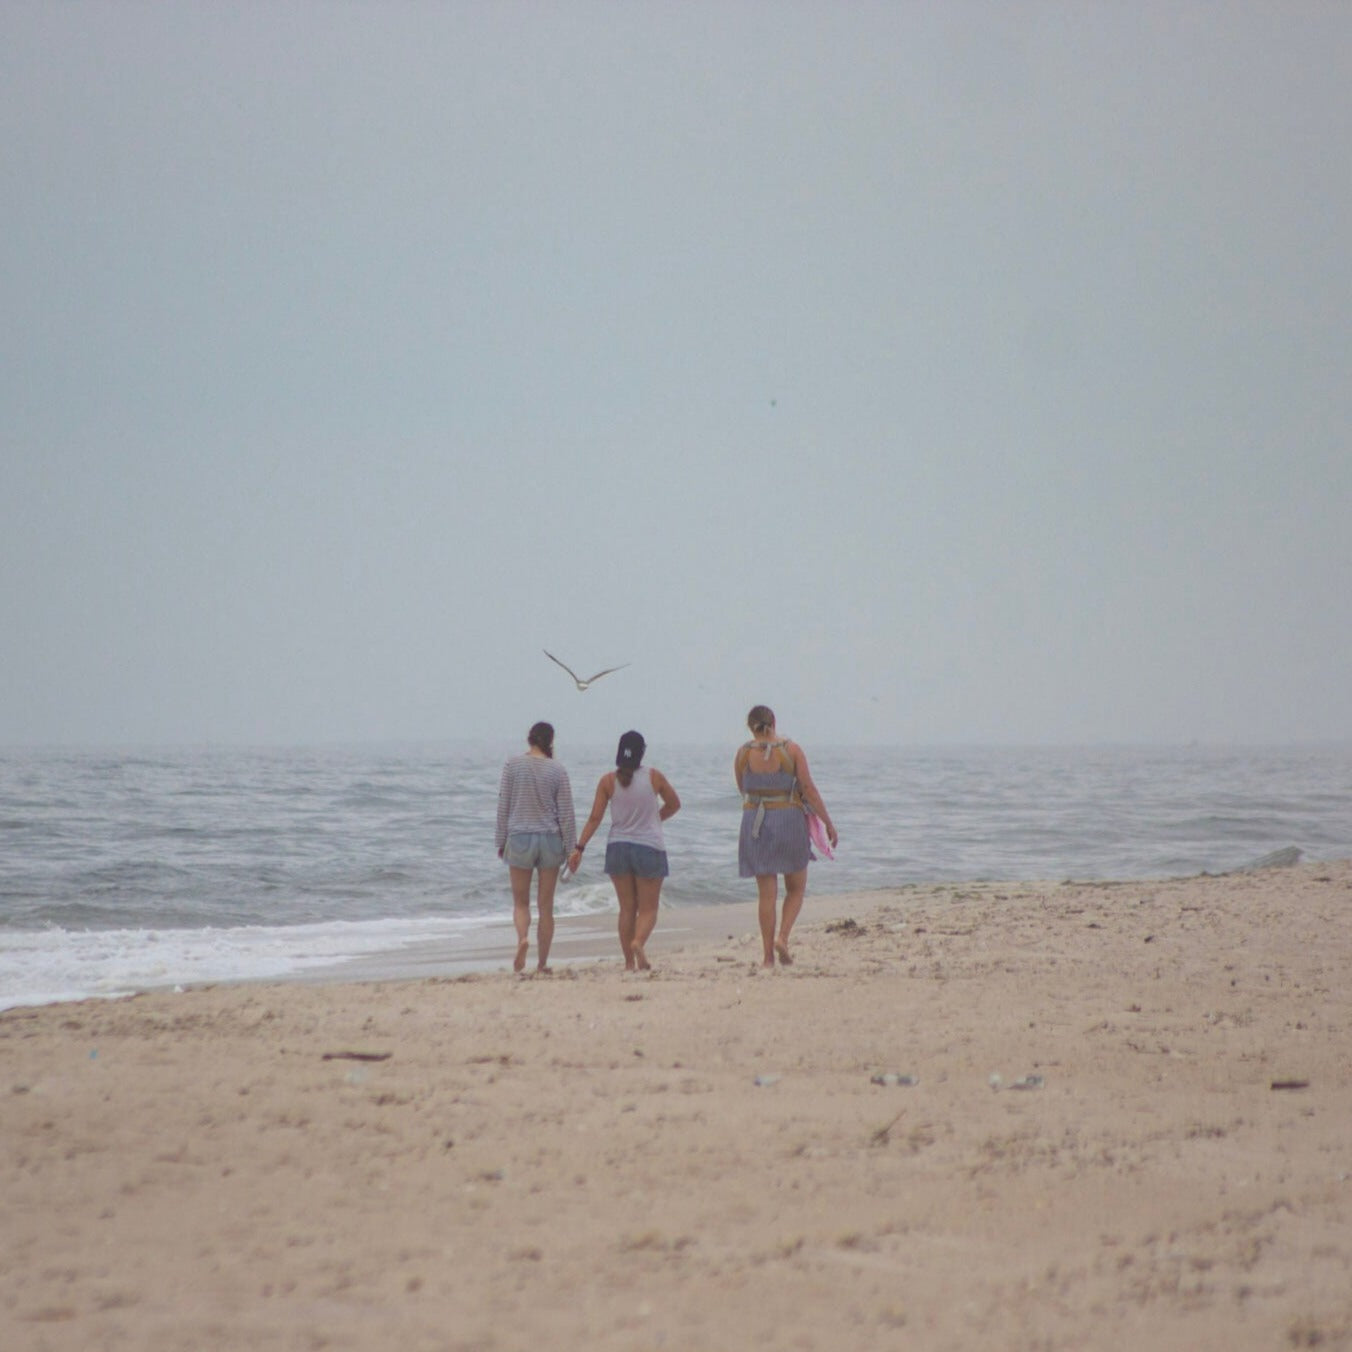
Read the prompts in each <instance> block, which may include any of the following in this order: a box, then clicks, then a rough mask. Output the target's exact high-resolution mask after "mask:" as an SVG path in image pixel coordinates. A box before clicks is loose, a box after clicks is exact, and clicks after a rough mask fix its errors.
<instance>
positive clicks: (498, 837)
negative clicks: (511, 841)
mask: <svg viewBox="0 0 1352 1352" xmlns="http://www.w3.org/2000/svg"><path fill="white" fill-rule="evenodd" d="M510 769H511V762H510V761H509V762H508V763H507V764H506V765H504V766H503V767H502V776H501V778H500V779H499V780H498V822H497V829H496V831H495V832H494V843H495V844H496V845H497V849H498V858H499V859H501V858H502V852H503V850H504V849H506V847H507V821H508V818H509V816H510V813H511V792H510V790H509V788H508V772H509V770H510Z"/></svg>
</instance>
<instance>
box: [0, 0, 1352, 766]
mask: <svg viewBox="0 0 1352 1352" xmlns="http://www.w3.org/2000/svg"><path fill="white" fill-rule="evenodd" d="M0 19H3V26H4V32H5V43H4V44H3V48H0V127H2V128H3V132H4V137H3V145H2V146H0V226H2V227H3V228H2V229H0V306H3V310H4V313H5V316H6V320H7V322H6V324H5V326H4V337H3V339H0V342H2V343H3V348H2V349H0V571H2V572H3V577H4V580H5V585H4V587H3V588H0V746H3V747H10V748H15V747H42V746H69V747H100V746H109V747H119V746H120V747H127V746H132V747H149V746H160V747H166V746H176V747H183V746H273V745H275V746H312V745H380V744H391V743H428V742H431V743H441V742H447V741H455V740H462V739H470V740H490V741H492V742H495V743H497V742H504V741H505V742H512V743H514V742H515V741H517V740H519V739H520V738H522V737H523V736H524V732H525V729H526V728H527V727H528V726H529V724H530V723H531V722H533V721H534V720H535V719H537V718H548V719H550V720H551V721H553V722H554V723H555V724H556V727H557V728H558V729H559V736H560V740H561V742H562V743H571V744H575V745H588V746H591V745H598V746H604V745H606V744H607V743H611V744H613V740H614V737H615V736H616V735H617V734H618V732H620V731H622V730H623V729H625V728H627V727H639V728H641V729H643V731H644V732H645V734H646V735H647V736H648V738H649V741H650V742H651V743H652V744H654V745H657V744H661V743H667V744H674V743H680V744H686V745H715V744H727V745H732V744H734V743H735V742H736V740H737V739H738V738H739V737H741V736H742V735H743V718H744V715H745V712H746V710H747V709H748V708H749V707H750V705H752V704H753V703H757V702H765V703H768V704H770V705H772V706H773V707H774V708H775V709H776V711H777V712H778V714H779V717H780V723H781V727H782V728H783V729H784V730H785V731H786V732H788V733H790V734H791V735H793V736H795V737H798V738H799V739H801V740H802V741H803V742H804V744H805V745H806V746H807V747H808V748H809V750H810V749H811V748H812V747H813V746H850V745H865V746H867V745H874V746H913V747H924V746H936V747H939V746H1010V747H1020V746H1025V747H1027V746H1047V747H1065V746H1116V745H1122V746H1143V747H1150V746H1178V747H1188V746H1192V745H1197V746H1202V747H1205V746H1245V745H1252V746H1288V745H1302V746H1320V745H1326V744H1341V743H1344V742H1348V741H1352V693H1350V692H1352V539H1350V538H1349V536H1350V533H1349V529H1348V521H1349V517H1350V516H1352V447H1349V444H1348V428H1349V427H1352V158H1350V157H1349V156H1348V155H1347V153H1346V147H1347V146H1348V145H1349V144H1352V92H1349V91H1352V8H1349V7H1347V6H1335V5H1328V4H1320V3H1293V4H1290V5H1283V6H1279V7H1273V6H1269V5H1261V4H1251V3H1242V2H1241V3H1235V4H1232V5H1227V6H1224V7H1220V8H1218V7H1215V6H1209V5H1202V4H1191V3H1183V4H1175V3H1163V2H1162V0H1154V2H1149V0H1148V2H1147V3H1142V4H1139V5H1133V6H1106V5H1105V6H1083V7H1076V6H1066V5H1062V4H1054V3H1038V2H1037V0H1034V2H1033V3H1030V4H1028V5H1023V6H1018V7H1015V8H997V7H994V6H990V5H987V4H975V3H962V2H958V3H954V4H951V5H944V6H929V5H920V4H900V3H899V4H870V3H863V4H859V5H851V6H839V5H834V4H829V5H828V4H821V3H794V2H793V0H789V2H788V3H776V4H771V3H731V4H726V3H718V4H714V3H704V2H703V0H692V2H691V3H688V4H679V5H678V4H651V3H648V4H645V3H636V4H617V3H606V4H602V3H585V2H584V3H570V4H567V5H560V6H544V5H538V4H527V3H513V2H512V0H503V3H495V4H486V3H446V4H424V3H391V4H388V5H380V6H370V5H332V4H321V3H318V2H317V0H279V2H278V3H276V4H269V5H267V6H256V7H252V6H251V7H247V8H235V7H227V8H217V7H212V6H160V5H151V4H146V3H100V2H98V0H93V2H92V3H86V4H81V5H78V6H67V5H62V6H57V5H50V4H45V3H29V2H28V0H22V2H16V0H0ZM544 648H548V649H549V651H551V652H553V653H556V654H558V655H559V656H560V657H561V658H563V660H564V661H566V662H567V663H568V664H569V665H570V666H572V667H573V668H574V669H575V670H577V671H579V672H580V673H582V674H583V675H587V674H590V673H591V672H593V671H596V670H598V669H600V668H602V667H607V666H613V665H616V664H618V663H630V664H632V665H630V666H628V667H626V668H625V669H624V670H622V671H618V672H615V673H614V674H613V675H610V676H607V677H605V678H604V679H603V680H601V681H600V682H598V683H597V684H596V685H595V686H594V687H593V688H592V689H590V690H588V691H586V692H585V693H579V692H577V691H576V690H574V689H573V688H572V684H571V682H570V681H569V679H568V678H567V676H566V675H565V674H564V673H563V672H561V671H560V670H559V669H558V668H557V667H555V666H554V665H553V664H552V663H551V662H549V660H548V659H547V658H546V657H545V656H544V655H543V654H542V649H544Z"/></svg>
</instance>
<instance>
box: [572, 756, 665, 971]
mask: <svg viewBox="0 0 1352 1352" xmlns="http://www.w3.org/2000/svg"><path fill="white" fill-rule="evenodd" d="M646 749H647V744H646V743H645V742H644V740H643V736H642V734H641V733H637V732H626V733H625V734H624V736H623V737H621V738H620V745H619V748H618V750H617V751H616V753H615V769H613V770H608V771H607V772H606V773H605V774H603V775H602V776H601V779H600V781H599V782H598V784H597V785H596V799H595V801H594V802H593V803H592V810H591V816H590V817H588V818H587V820H586V822H585V823H583V826H582V830H581V832H580V833H579V835H578V838H577V845H576V847H575V848H574V850H573V852H572V854H571V855H570V856H569V858H568V867H569V868H570V869H571V870H572V871H573V872H574V873H576V872H577V870H578V868H579V867H581V864H582V851H583V850H584V849H586V847H587V842H588V841H589V840H591V838H592V837H593V836H594V835H595V834H596V831H597V828H598V827H599V826H600V825H601V818H602V817H604V816H605V815H606V805H607V804H609V805H610V834H609V835H608V836H607V837H606V872H607V873H608V874H609V875H610V881H611V882H612V883H613V884H614V885H615V895H616V897H618V898H619V902H620V927H619V928H620V948H621V949H622V950H623V951H624V969H625V971H626V972H646V971H647V970H648V968H649V966H650V964H649V962H648V957H647V954H645V953H644V951H643V947H644V945H645V944H646V943H647V942H648V937H649V936H650V935H651V934H652V932H653V928H654V927H655V926H656V924H657V904H658V897H659V896H660V894H661V892H662V879H663V878H665V877H666V876H667V851H666V845H665V844H664V842H663V839H662V823H663V822H664V821H666V820H667V818H668V817H673V816H675V815H676V813H677V812H679V811H680V808H681V800H680V798H679V797H678V796H677V793H676V790H675V789H673V788H672V787H671V783H670V781H669V780H668V779H667V777H666V776H665V775H664V774H663V773H662V772H661V771H660V770H650V769H645V768H643V753H644V751H645V750H646Z"/></svg>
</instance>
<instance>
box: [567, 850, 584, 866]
mask: <svg viewBox="0 0 1352 1352" xmlns="http://www.w3.org/2000/svg"><path fill="white" fill-rule="evenodd" d="M581 867H582V851H581V850H580V849H579V848H578V847H577V846H576V845H574V846H573V852H572V854H570V855H569V856H568V872H569V873H576V872H577V871H578V869H580V868H581Z"/></svg>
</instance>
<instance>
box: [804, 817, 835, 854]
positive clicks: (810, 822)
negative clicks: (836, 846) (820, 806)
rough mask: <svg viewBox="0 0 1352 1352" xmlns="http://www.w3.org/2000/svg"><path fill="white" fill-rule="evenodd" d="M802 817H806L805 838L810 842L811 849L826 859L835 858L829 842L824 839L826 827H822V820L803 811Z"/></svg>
mask: <svg viewBox="0 0 1352 1352" xmlns="http://www.w3.org/2000/svg"><path fill="white" fill-rule="evenodd" d="M803 815H804V816H806V817H807V837H808V839H809V840H810V841H811V842H812V848H813V849H814V850H817V851H818V852H819V853H821V854H824V855H825V856H826V857H827V858H828V859H834V858H835V857H836V855H835V851H834V850H833V849H832V848H831V842H830V841H829V840H828V839H827V838H826V827H824V826H823V825H822V819H821V818H820V817H819V816H817V814H816V813H815V812H809V811H808V810H807V809H806V808H804V809H803Z"/></svg>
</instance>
